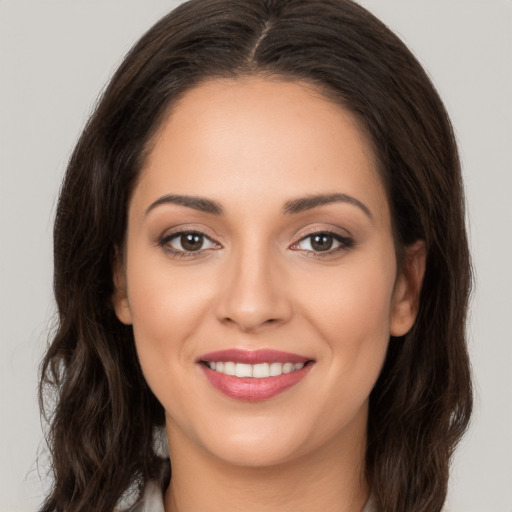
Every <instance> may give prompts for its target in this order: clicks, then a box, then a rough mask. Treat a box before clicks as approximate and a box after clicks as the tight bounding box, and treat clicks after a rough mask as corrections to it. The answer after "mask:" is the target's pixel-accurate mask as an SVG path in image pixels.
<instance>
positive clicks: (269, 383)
mask: <svg viewBox="0 0 512 512" xmlns="http://www.w3.org/2000/svg"><path fill="white" fill-rule="evenodd" d="M213 362H215V363H217V362H220V363H226V362H227V363H235V364H236V363H241V364H244V365H257V364H263V363H268V364H269V365H270V364H272V363H282V364H285V363H291V364H293V365H296V364H302V365H304V366H302V367H301V368H300V369H296V370H293V371H291V372H289V373H281V374H280V375H274V376H268V377H237V376H235V375H227V374H226V373H222V372H221V371H215V370H213V369H211V368H210V367H209V366H208V365H207V363H213ZM308 362H312V360H311V359H309V358H307V357H304V356H301V355H298V354H292V353H288V352H280V351H277V350H268V349H266V350H253V351H249V350H238V349H230V350H223V351H218V352H211V353H208V354H204V355H203V356H201V357H200V358H199V360H198V363H199V364H200V367H201V370H202V371H203V374H204V375H205V377H206V378H207V380H208V382H209V383H210V384H211V385H212V386H213V387H214V388H216V389H217V390H218V391H220V392H221V393H223V394H224V395H226V396H228V397H230V398H233V399H237V400H245V401H252V402H256V401H260V400H267V399H269V398H272V397H274V396H276V395H279V394H280V393H282V392H284V391H285V390H286V389H288V388H290V387H292V386H295V385H296V384H298V383H299V382H300V381H301V380H302V379H303V378H304V377H305V376H306V375H307V373H308V372H309V370H310V369H311V366H312V364H307V363H308Z"/></svg>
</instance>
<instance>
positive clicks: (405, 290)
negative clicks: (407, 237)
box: [389, 240, 426, 336]
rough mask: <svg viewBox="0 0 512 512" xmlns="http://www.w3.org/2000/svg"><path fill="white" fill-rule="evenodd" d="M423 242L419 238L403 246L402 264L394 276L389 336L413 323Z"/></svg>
mask: <svg viewBox="0 0 512 512" xmlns="http://www.w3.org/2000/svg"><path fill="white" fill-rule="evenodd" d="M425 261H426V248H425V242H423V240H419V241H417V242H415V243H414V244H412V245H410V246H408V247H406V248H405V257H404V264H403V267H402V269H400V270H399V274H398V275H397V278H396V283H395V289H394V292H393V300H392V304H391V313H390V321H389V331H390V334H391V336H403V335H404V334H406V333H407V332H408V331H409V330H410V329H411V327H412V326H413V324H414V321H415V320H416V315H417V314H418V309H419V298H420V292H421V285H422V283H423V275H424V274H425Z"/></svg>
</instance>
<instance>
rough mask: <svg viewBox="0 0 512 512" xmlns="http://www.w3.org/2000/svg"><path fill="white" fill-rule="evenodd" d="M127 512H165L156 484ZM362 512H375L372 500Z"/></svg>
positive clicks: (152, 483)
mask: <svg viewBox="0 0 512 512" xmlns="http://www.w3.org/2000/svg"><path fill="white" fill-rule="evenodd" d="M128 512H165V510H164V500H163V496H162V491H161V490H160V488H159V486H158V484H157V483H156V482H149V483H148V484H147V485H146V490H145V492H144V496H143V497H142V500H141V501H140V502H139V503H138V504H137V505H134V506H133V507H132V508H131V509H130V510H129V511H128ZM362 512H375V509H374V508H373V505H372V498H371V496H370V499H369V500H368V502H367V503H366V505H365V506H364V509H363V510H362Z"/></svg>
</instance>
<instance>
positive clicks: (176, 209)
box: [114, 77, 415, 466]
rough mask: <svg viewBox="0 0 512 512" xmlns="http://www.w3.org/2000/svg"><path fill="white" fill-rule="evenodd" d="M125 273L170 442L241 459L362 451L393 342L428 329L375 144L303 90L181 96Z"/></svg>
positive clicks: (148, 172) (157, 153)
mask: <svg viewBox="0 0 512 512" xmlns="http://www.w3.org/2000/svg"><path fill="white" fill-rule="evenodd" d="M115 281H116V289H117V291H116V293H115V297H114V304H115V308H116V312H117V315H118V318H119V319H120V320H121V321H122V322H124V323H127V324H133V329H134V335H135V341H136V346H137V351H138V355H139V358H140V363H141V366H142V369H143V372H144V375H145V377H146V379H147V381H148V383H149V386H150V387H151V389H152V390H153V392H154V394H155V395H156V397H157V398H158V400H159V401H160V402H161V404H162V405H163V407H164V408H165V411H166V418H167V429H168V435H169V437H170V440H171V443H172V442H173V439H174V440H179V441H180V442H181V443H188V446H190V447H193V448H196V449H198V450H199V451H200V452H202V453H209V454H211V455H214V456H216V457H219V458H220V459H222V460H224V461H227V462H230V463H234V464H241V465H250V466H264V465H268V464H275V463H279V462H285V461H289V460H292V459H293V458H296V457H300V456H303V455H307V454H312V453H319V452H320V451H322V450H329V453H334V452H340V451H344V450H354V449H357V450H359V451H361V450H362V449H363V446H364V440H365V433H366V430H365V427H366V420H367V411H368V396H369V394H370V391H371V389H372V387H373V386H374V384H375V381H376V379H377V377H378V375H379V372H380V370H381V367H382V364H383V361H384V357H385V354H386V349H387V346H388V341H389V337H390V334H393V335H401V334H404V333H405V332H406V331H407V330H408V329H409V328H410V326H411V325H412V323H413V321H414V310H415V306H414V303H415V300H413V298H412V297H413V293H412V292H411V285H410V281H411V280H410V279H406V278H405V277H404V276H403V275H398V276H397V264H396V258H395V250H394V245H393V238H392V230H391V219H390V210H389V205H388V202H387V198H386V194H385V191H384V188H383V185H382V183H381V181H380V179H379V176H378V172H377V169H376V162H375V158H374V154H373V152H372V147H371V144H370V143H369V141H368V139H367V137H366V135H365V133H364V132H363V130H362V129H361V128H360V126H359V125H358V123H357V122H356V120H355V119H354V117H353V116H352V115H351V114H350V113H349V112H348V111H346V110H344V109H342V108H341V107H339V106H337V105H334V104H333V103H331V102H329V101H327V100H326V99H324V98H323V97H322V96H320V95H319V94H318V93H315V92H314V91H313V89H312V88H311V87H309V86H307V85H306V84H301V83H298V82H286V81H278V80H268V79H263V78H254V77H253V78H247V79H240V80H215V81H210V82H207V83H205V84H203V85H200V86H198V87H197V88H195V89H193V90H191V91H189V92H188V93H187V94H186V95H185V96H184V97H183V98H182V99H181V101H180V102H179V103H178V104H177V105H176V106H175V107H174V109H173V110H172V112H171V114H170V115H169V117H168V118H167V120H166V121H165V122H164V123H163V125H162V127H161V129H160V131H159V132H158V134H157V137H156V138H155V141H154V145H153V147H152V150H151V152H150V154H149V157H148V159H147V163H146V165H145V167H144V169H143V171H142V173H141V177H140V181H139V182H138V184H137V187H136V189H135V191H134V194H133V197H132V199H131V203H130V206H129V221H128V230H127V237H126V245H125V253H124V255H123V261H122V264H119V266H118V268H117V271H116V273H115ZM233 373H235V375H233Z"/></svg>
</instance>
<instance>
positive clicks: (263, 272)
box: [217, 237, 291, 331]
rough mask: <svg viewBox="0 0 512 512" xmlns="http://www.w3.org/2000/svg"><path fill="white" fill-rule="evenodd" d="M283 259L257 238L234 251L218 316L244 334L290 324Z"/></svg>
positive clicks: (228, 263) (225, 276)
mask: <svg viewBox="0 0 512 512" xmlns="http://www.w3.org/2000/svg"><path fill="white" fill-rule="evenodd" d="M280 268H281V264H280V261H279V257H278V255H277V254H275V253H274V252H273V251H272V248H271V247H269V245H268V244H261V243H258V241H257V240H256V238H255V237H252V239H251V240H248V241H247V242H246V243H244V244H243V245H240V246H239V247H237V248H234V249H233V252H232V254H231V257H230V258H229V261H227V262H226V271H225V275H223V276H222V280H223V286H222V290H223V292H222V296H221V297H220V300H219V304H218V311H217V315H218V318H219V320H221V321H222V322H225V323H230V324H236V325H237V326H238V327H239V328H240V329H241V330H243V331H255V330H259V329H261V328H263V327H265V326H268V325H271V324H272V325H275V324H277V323H282V322H284V321H286V320H287V319H288V318H289V317H290V314H291V304H290V301H289V298H288V297H287V295H286V287H285V286H284V280H285V277H284V274H283V272H282V271H280Z"/></svg>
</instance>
